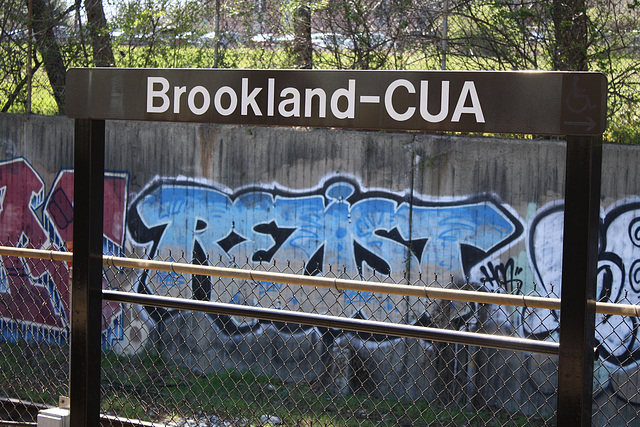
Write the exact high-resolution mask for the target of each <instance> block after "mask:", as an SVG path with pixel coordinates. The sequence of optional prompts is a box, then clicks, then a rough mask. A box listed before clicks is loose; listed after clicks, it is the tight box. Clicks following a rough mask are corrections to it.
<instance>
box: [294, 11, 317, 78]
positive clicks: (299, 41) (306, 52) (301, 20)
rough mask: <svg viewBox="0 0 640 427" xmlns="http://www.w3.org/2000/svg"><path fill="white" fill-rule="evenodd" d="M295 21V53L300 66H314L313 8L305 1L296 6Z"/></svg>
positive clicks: (297, 63)
mask: <svg viewBox="0 0 640 427" xmlns="http://www.w3.org/2000/svg"><path fill="white" fill-rule="evenodd" d="M293 19H294V21H293V26H294V27H293V31H294V33H295V34H294V39H293V55H294V58H295V62H296V65H297V67H298V68H309V69H310V68H313V46H312V45H311V8H310V7H309V4H308V3H307V2H305V1H303V2H301V3H300V5H299V6H298V7H297V8H296V11H295V16H294V18H293Z"/></svg>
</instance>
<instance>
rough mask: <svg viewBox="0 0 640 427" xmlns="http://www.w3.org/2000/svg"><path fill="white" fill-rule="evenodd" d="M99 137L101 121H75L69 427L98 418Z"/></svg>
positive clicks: (101, 167)
mask: <svg viewBox="0 0 640 427" xmlns="http://www.w3.org/2000/svg"><path fill="white" fill-rule="evenodd" d="M104 142H105V122H104V120H85V119H77V120H76V122H75V140H74V171H75V172H74V190H73V199H74V210H73V217H74V218H73V219H74V221H73V236H74V238H75V241H74V252H73V284H72V286H71V357H70V359H71V369H70V376H69V377H70V378H69V392H70V398H71V417H70V418H71V419H70V423H71V426H72V427H81V426H82V427H85V426H97V425H99V423H100V356H101V349H100V346H101V342H100V341H101V322H102V223H103V205H104Z"/></svg>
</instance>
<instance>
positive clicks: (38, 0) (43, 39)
mask: <svg viewBox="0 0 640 427" xmlns="http://www.w3.org/2000/svg"><path fill="white" fill-rule="evenodd" d="M27 5H28V0H27ZM32 6H33V30H34V37H35V45H36V49H37V50H38V52H39V53H40V56H41V57H42V63H43V64H44V68H45V71H46V72H47V77H48V78H49V83H50V84H51V88H52V90H53V97H54V99H55V100H56V104H57V105H58V112H59V113H60V114H64V88H65V81H66V79H65V78H66V75H67V68H66V67H65V65H64V61H63V59H62V53H61V52H60V46H58V43H57V42H56V37H55V34H54V33H53V27H54V25H55V20H54V16H53V9H52V8H51V7H50V5H49V3H48V2H47V1H46V0H32Z"/></svg>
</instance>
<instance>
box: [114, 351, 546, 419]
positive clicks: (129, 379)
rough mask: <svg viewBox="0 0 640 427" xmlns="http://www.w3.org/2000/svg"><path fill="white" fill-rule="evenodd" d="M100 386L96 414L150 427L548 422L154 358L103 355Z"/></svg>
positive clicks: (501, 412)
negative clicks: (178, 425)
mask: <svg viewBox="0 0 640 427" xmlns="http://www.w3.org/2000/svg"><path fill="white" fill-rule="evenodd" d="M102 384H103V388H104V390H103V398H102V410H103V412H105V413H109V414H112V415H118V416H125V417H129V418H135V419H141V420H146V421H155V422H170V421H178V420H182V419H184V418H188V419H193V420H198V419H199V418H200V417H203V416H205V415H206V416H207V417H211V416H215V417H217V418H218V419H221V420H227V421H229V422H231V423H236V424H237V425H250V426H258V425H262V424H261V422H260V419H261V416H263V415H269V416H277V417H278V418H279V419H280V420H282V425H283V426H360V427H369V426H380V425H384V426H419V425H444V426H458V425H478V426H492V425H514V426H516V425H523V426H524V425H531V423H532V422H533V423H535V424H536V425H545V424H547V423H549V424H552V420H545V419H543V418H533V419H532V418H531V417H525V416H523V415H518V414H510V413H507V412H506V411H498V410H491V409H481V410H477V409H467V408H460V407H458V406H456V405H452V406H450V407H447V408H444V407H440V406H438V405H436V404H433V403H432V402H427V401H425V400H419V401H407V400H398V399H384V398H376V397H373V396H371V395H369V394H366V393H363V392H359V393H355V394H352V395H349V396H344V397H343V396H336V395H334V394H330V393H328V392H327V389H326V388H325V387H323V386H321V384H320V383H294V382H283V381H280V380H278V379H276V378H274V377H273V376H269V375H257V374H255V373H254V372H252V371H250V370H247V371H243V372H238V371H225V372H221V373H211V374H207V375H203V374H201V375H197V374H195V373H193V372H192V371H189V370H186V369H184V368H178V367H175V366H174V365H172V364H170V363H167V362H165V361H164V360H162V359H161V358H159V357H157V356H146V357H134V358H123V357H118V356H116V355H114V354H108V355H106V356H105V357H104V358H103V378H102ZM232 425H235V424H232Z"/></svg>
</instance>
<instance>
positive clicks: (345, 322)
mask: <svg viewBox="0 0 640 427" xmlns="http://www.w3.org/2000/svg"><path fill="white" fill-rule="evenodd" d="M102 297H103V299H104V300H106V301H113V302H119V303H125V304H140V305H146V306H153V307H165V308H173V309H178V310H190V311H199V312H202V313H212V314H226V315H228V316H241V317H251V318H254V319H261V320H269V321H275V322H286V323H297V324H302V325H310V326H324V327H326V328H333V329H346V330H350V331H357V332H368V333H372V334H381V335H391V336H395V337H407V338H416V339H423V340H431V341H441V342H449V343H454V344H464V345H476V346H481V347H491V348H498V349H504V350H515V351H525V352H531V353H544V354H551V355H557V354H558V350H559V347H560V344H558V343H554V342H548V341H536V340H530V339H524V338H513V337H505V336H500V335H489V334H481V333H476V332H463V331H455V330H449V329H438V328H429V327H423V326H414V325H403V324H398V323H389V322H378V321H372V320H363V319H353V318H345V317H337V316H327V315H324V314H312V313H303V312H297V311H289V310H280V309H275V308H264V307H254V306H248V305H239V304H225V303H221V302H210V301H199V300H192V299H184V298H174V297H164V296H158V295H144V294H138V293H133V292H122V291H111V290H104V291H102Z"/></svg>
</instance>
